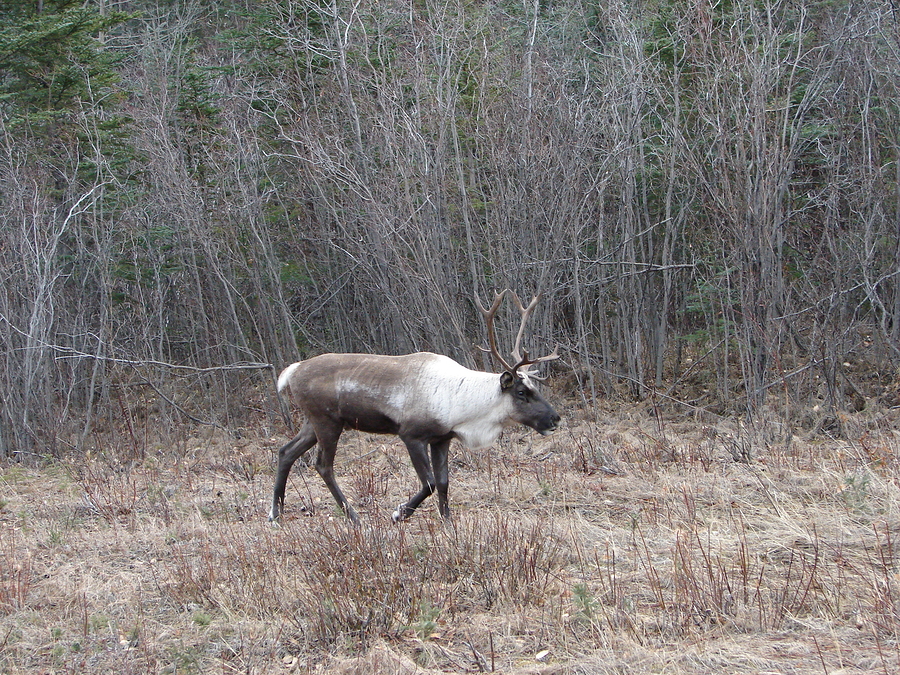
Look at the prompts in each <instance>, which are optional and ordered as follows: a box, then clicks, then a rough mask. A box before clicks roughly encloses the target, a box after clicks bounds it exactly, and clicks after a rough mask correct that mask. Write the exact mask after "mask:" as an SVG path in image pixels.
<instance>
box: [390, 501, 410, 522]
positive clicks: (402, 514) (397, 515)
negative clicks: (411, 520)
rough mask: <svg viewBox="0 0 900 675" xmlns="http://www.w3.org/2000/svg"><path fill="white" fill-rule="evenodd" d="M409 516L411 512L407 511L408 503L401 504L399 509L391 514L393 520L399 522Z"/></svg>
mask: <svg viewBox="0 0 900 675" xmlns="http://www.w3.org/2000/svg"><path fill="white" fill-rule="evenodd" d="M407 517H409V514H408V513H407V512H406V504H400V506H398V507H397V510H396V511H394V512H393V513H392V514H391V522H394V523H399V522H401V521H404V520H406V519H407Z"/></svg>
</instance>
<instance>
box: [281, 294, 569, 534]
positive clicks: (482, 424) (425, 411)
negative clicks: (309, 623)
mask: <svg viewBox="0 0 900 675" xmlns="http://www.w3.org/2000/svg"><path fill="white" fill-rule="evenodd" d="M507 292H509V291H503V292H502V293H498V294H496V296H495V298H494V303H493V305H492V306H491V307H490V309H485V308H484V307H482V306H481V303H480V302H479V303H478V306H479V309H480V310H481V312H482V314H483V315H484V317H485V322H486V324H487V332H488V342H489V345H490V349H489V350H487V349H485V351H490V352H491V353H492V354H493V355H494V357H495V358H497V360H498V361H499V362H500V363H501V364H502V366H503V372H501V373H500V374H495V373H485V372H481V371H476V370H469V369H468V368H464V367H463V366H461V365H460V364H458V363H457V362H456V361H454V360H453V359H450V358H448V357H446V356H441V355H439V354H432V353H429V352H418V353H415V354H408V355H406V356H378V355H372V354H322V355H320V356H316V357H313V358H311V359H308V360H306V361H299V362H297V363H293V364H291V365H289V366H288V367H287V368H285V369H284V371H283V372H282V373H281V375H280V376H279V377H278V391H279V392H284V391H289V392H290V396H291V398H292V399H293V401H294V402H295V403H296V404H297V406H299V407H300V409H301V410H302V411H303V413H304V414H305V415H306V422H305V424H304V425H303V427H302V428H301V429H300V433H298V434H297V435H296V436H295V437H294V438H293V439H291V440H290V441H289V442H288V443H286V444H285V445H284V446H283V447H282V448H281V450H280V451H279V453H278V473H277V475H276V477H275V490H274V495H273V497H272V509H271V511H270V512H269V520H272V521H274V520H276V519H278V517H279V516H280V515H281V513H282V510H283V507H284V491H285V486H286V484H287V478H288V474H289V473H290V470H291V467H292V466H293V464H294V462H296V461H297V459H298V458H299V457H301V456H302V455H303V454H304V453H306V451H308V450H309V449H310V448H311V447H312V446H313V445H315V444H316V443H318V444H319V452H318V458H317V459H316V470H317V471H318V472H319V475H320V476H322V479H323V480H324V481H325V485H327V486H328V489H329V490H330V491H331V494H332V495H333V496H334V499H335V501H336V502H337V503H338V505H339V506H340V507H341V508H342V509H343V510H344V513H345V514H346V515H347V517H349V518H350V519H351V520H352V521H353V522H359V517H358V516H357V515H356V512H355V511H354V510H353V507H352V506H350V504H349V502H348V501H347V498H346V497H344V494H343V493H342V492H341V489H340V488H339V487H338V484H337V482H336V481H335V479H334V456H335V451H336V450H337V442H338V438H339V437H340V435H341V432H343V430H344V429H347V428H351V429H358V430H360V431H366V432H370V433H376V434H395V435H397V436H399V437H400V439H401V440H402V441H403V442H404V443H405V444H406V448H407V450H408V451H409V457H410V459H411V460H412V465H413V467H414V468H415V470H416V473H417V474H418V476H419V480H420V481H421V483H422V486H421V489H420V490H419V492H417V493H416V494H415V495H414V496H413V497H412V498H410V499H409V500H408V501H407V502H405V503H403V504H400V505H399V506H398V507H397V510H396V511H394V513H393V516H392V518H393V520H394V521H395V522H399V521H401V520H405V519H406V518H408V517H409V516H411V515H412V513H413V512H414V511H415V510H416V508H417V507H418V506H419V505H420V504H421V503H422V502H423V501H424V500H425V499H426V498H427V497H428V496H429V495H431V494H432V493H433V492H435V491H437V493H438V510H439V512H440V514H441V516H442V517H443V518H445V519H446V518H449V517H450V506H449V504H448V501H447V486H448V482H449V471H448V465H447V451H448V449H449V447H450V441H451V440H452V439H454V438H458V439H459V440H460V441H461V442H462V443H463V444H464V445H466V446H467V447H469V448H472V449H479V448H485V447H487V446H489V445H491V444H492V443H493V442H494V441H495V440H497V437H498V436H500V433H501V431H502V430H503V427H504V426H507V425H510V424H512V423H515V422H518V423H520V424H524V425H526V426H529V427H531V428H532V429H534V430H535V431H538V432H540V433H541V434H545V435H546V434H549V433H550V432H552V431H553V430H554V429H556V426H557V425H558V424H559V415H558V414H557V413H556V411H555V410H554V409H553V408H552V407H551V405H550V404H549V403H547V401H545V400H544V398H543V397H542V396H541V395H540V393H539V392H538V391H537V389H536V388H535V384H534V378H533V374H532V373H531V372H530V370H529V369H526V366H529V365H532V364H535V363H539V362H541V361H549V360H551V359H555V358H558V356H559V355H558V354H557V351H556V350H554V351H553V353H552V354H550V355H549V356H543V357H541V358H537V359H529V358H528V352H527V351H524V350H523V351H521V352H520V346H521V341H522V335H523V333H524V330H525V323H526V321H527V319H528V316H529V315H530V314H531V312H532V310H533V309H534V307H535V305H536V304H537V301H538V297H535V298H534V299H533V300H532V301H531V303H530V304H529V305H528V307H523V306H522V302H521V301H520V300H519V297H518V296H517V295H516V294H515V293H511V292H510V293H511V295H512V297H513V301H514V302H515V304H516V306H517V307H518V309H519V311H520V313H521V314H522V321H521V325H520V328H519V332H518V335H517V336H516V342H515V347H514V348H513V356H514V361H515V365H509V363H507V362H506V361H505V360H504V359H503V357H502V356H501V355H500V353H499V351H498V350H497V341H496V337H495V335H494V316H495V315H496V313H497V309H498V307H499V306H500V302H501V301H502V300H503V298H504V296H505V295H506V293H507ZM429 448H430V456H429Z"/></svg>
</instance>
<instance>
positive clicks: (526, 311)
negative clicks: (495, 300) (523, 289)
mask: <svg viewBox="0 0 900 675" xmlns="http://www.w3.org/2000/svg"><path fill="white" fill-rule="evenodd" d="M510 293H512V297H513V302H514V303H515V304H516V308H517V309H518V310H519V313H520V314H521V315H522V321H521V322H520V323H519V332H518V333H516V342H515V344H514V345H513V350H512V356H513V358H514V359H516V360H517V361H518V360H520V359H522V356H523V355H524V357H525V359H527V358H528V352H522V351H519V350H520V349H521V347H522V337H523V336H524V335H525V324H527V323H528V317H529V316H531V313H532V312H533V311H534V308H535V307H537V304H538V300H540V299H541V294H540V293H538V294H537V295H535V296H534V297H533V298H532V299H531V302H530V303H528V307H523V306H522V301H521V300H520V299H519V294H518V293H516V292H515V291H510ZM532 363H537V362H536V361H532ZM517 367H519V366H517Z"/></svg>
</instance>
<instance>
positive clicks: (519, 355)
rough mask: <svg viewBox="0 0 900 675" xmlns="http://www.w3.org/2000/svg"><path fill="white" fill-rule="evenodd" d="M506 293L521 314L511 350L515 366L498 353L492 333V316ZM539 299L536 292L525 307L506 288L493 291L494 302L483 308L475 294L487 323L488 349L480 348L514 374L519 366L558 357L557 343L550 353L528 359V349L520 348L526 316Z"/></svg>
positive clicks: (539, 296) (516, 296)
mask: <svg viewBox="0 0 900 675" xmlns="http://www.w3.org/2000/svg"><path fill="white" fill-rule="evenodd" d="M507 293H511V294H512V297H513V302H514V303H515V305H516V307H517V308H518V310H519V313H520V314H521V315H522V320H521V322H520V323H519V331H518V333H516V342H515V345H514V346H513V350H512V357H513V359H515V360H516V361H517V363H516V365H515V366H510V365H509V364H508V363H507V362H506V360H505V359H504V358H503V357H502V356H501V355H500V351H499V350H498V349H497V337H496V335H495V334H494V316H496V314H497V310H498V309H499V307H500V303H501V302H502V301H503V298H504V297H505V296H506V294H507ZM540 299H541V294H540V293H538V294H537V295H536V296H534V297H533V298H532V299H531V302H530V303H528V307H525V306H523V305H522V301H521V300H520V299H519V296H518V294H517V293H516V292H515V291H511V290H509V289H508V288H507V289H505V290H503V291H502V292H500V293H496V292H495V293H494V304H492V305H491V308H490V309H485V308H484V306H483V305H482V304H481V299H480V298H479V297H478V296H477V295H476V296H475V304H477V305H478V309H480V310H481V314H482V315H483V316H484V320H485V323H486V324H487V331H488V344H489V345H490V350H488V349H484V348H483V347H482V350H483V351H486V352H488V351H489V352H490V353H491V354H493V355H494V357H495V358H496V359H497V360H498V361H499V362H500V363H501V365H502V366H503V367H504V368H505V369H506V370H507V371H508V372H510V373H513V374H515V373H516V372H517V371H518V370H519V368H523V367H525V366H530V365H533V364H535V363H542V362H544V361H552V360H553V359H558V358H559V345H557V346H556V348H555V349H554V350H553V353H552V354H549V355H547V356H541V357H539V358H536V359H529V358H528V351H527V350H523V349H521V347H522V336H523V335H524V334H525V325H526V324H527V323H528V317H530V316H531V313H532V312H533V311H534V308H535V307H537V304H538V301H539V300H540ZM520 350H521V351H520ZM526 372H527V371H526Z"/></svg>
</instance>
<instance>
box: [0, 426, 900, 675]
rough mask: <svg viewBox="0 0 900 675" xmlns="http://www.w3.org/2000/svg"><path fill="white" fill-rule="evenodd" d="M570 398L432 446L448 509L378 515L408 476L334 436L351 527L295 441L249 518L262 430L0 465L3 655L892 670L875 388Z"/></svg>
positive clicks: (899, 633) (181, 668) (893, 605)
mask: <svg viewBox="0 0 900 675" xmlns="http://www.w3.org/2000/svg"><path fill="white" fill-rule="evenodd" d="M592 415H593V413H592ZM565 418H566V426H565V428H564V429H562V430H560V431H559V432H558V433H557V434H555V435H554V436H551V437H549V438H542V437H539V436H536V435H534V434H531V433H526V432H525V431H524V430H522V431H520V430H511V431H509V432H507V433H506V434H505V435H504V438H503V439H502V440H501V441H500V442H499V443H498V444H497V445H496V446H495V447H494V448H492V449H491V450H490V451H486V452H479V453H474V452H470V451H465V450H463V449H462V448H460V447H458V446H454V448H453V450H452V451H451V454H452V463H451V486H450V487H451V497H450V498H451V508H452V509H453V511H454V524H453V525H452V526H447V525H444V524H442V523H441V522H440V521H439V519H438V518H437V515H436V513H435V511H434V506H433V504H432V503H427V504H426V506H424V507H423V508H422V509H421V510H420V511H419V512H418V513H417V514H416V515H415V516H414V517H413V518H412V519H411V520H410V521H409V522H408V523H406V524H404V525H402V526H395V525H392V524H391V523H390V513H391V511H392V510H393V508H394V507H395V506H396V505H397V503H398V502H399V501H401V500H403V499H405V498H406V497H407V496H409V495H410V494H411V493H412V492H413V491H414V489H415V488H416V480H415V477H414V474H413V472H412V469H411V468H410V467H409V462H408V459H407V458H406V456H405V450H404V449H403V447H402V445H400V444H399V443H398V442H396V441H395V440H394V439H391V438H387V437H372V436H359V435H352V434H347V435H345V438H344V440H343V444H342V448H341V450H340V454H339V462H342V463H341V464H340V465H339V466H338V472H339V474H340V476H339V481H340V482H341V485H342V486H343V487H344V489H345V492H346V493H347V494H348V497H350V499H351V500H353V502H354V503H355V504H356V505H358V509H359V511H360V515H361V517H362V520H363V524H362V526H360V527H357V528H354V527H352V526H350V525H348V524H347V523H346V522H345V521H344V520H343V519H342V518H340V517H339V516H338V514H336V513H335V509H334V507H333V504H332V501H331V497H330V495H329V494H328V493H327V491H326V490H325V489H324V487H323V486H322V484H321V480H320V479H319V477H318V476H317V475H316V474H315V472H314V471H313V470H312V469H303V470H299V469H300V467H299V466H298V468H297V469H295V473H294V475H293V478H292V479H291V482H290V483H289V486H288V496H287V503H286V514H285V517H284V521H283V523H282V524H281V525H280V526H278V527H273V526H271V525H270V524H268V523H267V522H266V518H265V516H266V513H267V510H268V506H269V499H270V490H271V486H272V478H273V453H275V452H276V451H277V448H278V446H279V445H280V444H281V443H282V442H283V441H284V440H285V438H284V437H282V436H279V437H277V438H253V437H252V435H251V436H250V437H245V438H244V439H242V440H235V439H234V438H231V437H227V436H223V435H209V434H200V435H196V436H194V437H191V438H182V439H181V440H180V441H179V442H178V443H174V444H173V445H171V446H167V447H162V446H156V447H154V446H152V445H148V446H147V447H142V448H141V450H140V452H137V451H136V450H135V448H134V447H133V444H132V446H129V447H126V446H124V445H123V446H117V445H116V444H115V443H111V444H109V445H108V446H106V447H98V448H95V449H94V450H93V451H91V452H90V453H89V454H88V456H86V457H82V458H80V459H78V460H77V461H74V460H73V461H66V462H50V463H46V464H43V465H41V466H32V467H28V466H19V465H6V466H3V467H2V474H0V673H9V674H14V673H15V674H18V673H69V672H73V673H74V672H117V673H147V672H160V673H198V672H220V673H231V672H235V673H237V672H241V673H277V672H294V673H307V672H310V673H319V672H337V673H348V674H349V673H359V674H361V675H362V674H364V673H414V672H416V673H423V672H460V673H462V672H483V671H486V672H492V671H494V672H503V673H516V674H524V673H598V674H605V673H621V672H630V673H663V672H664V673H671V674H676V675H677V674H687V673H710V672H723V673H725V672H727V673H830V674H832V675H833V674H835V673H862V672H882V673H893V672H898V671H900V642H898V639H900V499H898V497H900V483H898V480H900V457H898V454H900V452H898V451H900V437H898V434H897V432H895V431H894V430H893V429H894V428H895V427H896V424H895V420H893V419H892V418H891V417H890V414H889V413H888V412H884V413H861V414H860V415H857V416H854V417H844V418H840V419H838V420H836V421H835V423H838V424H839V425H840V432H841V434H840V436H839V437H838V436H837V434H836V431H835V430H832V435H829V434H828V433H827V432H825V431H823V430H822V429H820V428H818V427H817V430H816V431H814V432H809V433H808V434H807V435H805V436H804V435H802V434H797V435H790V434H788V433H786V432H785V431H784V427H782V426H781V425H779V424H777V423H776V422H774V421H769V422H767V423H766V424H765V425H764V426H761V427H759V428H744V427H741V426H740V425H739V424H738V423H736V422H730V421H718V422H709V423H703V422H701V421H697V420H695V419H687V418H683V417H671V418H670V419H663V417H662V416H659V415H653V414H650V411H648V410H647V409H646V408H620V409H617V410H616V412H615V413H612V412H609V413H608V414H605V415H603V416H602V417H601V418H599V419H598V418H595V417H592V416H591V417H589V416H588V415H587V414H586V413H584V412H583V411H579V410H577V409H571V410H568V411H566V415H565ZM772 419H774V417H773V418H772ZM819 426H821V425H819Z"/></svg>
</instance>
